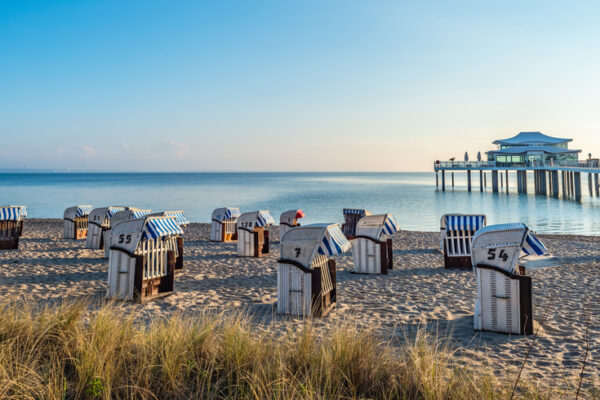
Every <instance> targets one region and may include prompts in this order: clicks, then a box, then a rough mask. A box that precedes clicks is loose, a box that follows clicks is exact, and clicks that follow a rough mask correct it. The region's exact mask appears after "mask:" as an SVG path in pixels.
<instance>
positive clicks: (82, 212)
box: [75, 206, 93, 217]
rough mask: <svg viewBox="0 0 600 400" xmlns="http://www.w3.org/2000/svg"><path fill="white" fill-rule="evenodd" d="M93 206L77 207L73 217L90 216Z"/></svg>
mask: <svg viewBox="0 0 600 400" xmlns="http://www.w3.org/2000/svg"><path fill="white" fill-rule="evenodd" d="M92 209H93V206H77V212H76V213H75V217H85V216H87V215H90V213H91V212H92Z"/></svg>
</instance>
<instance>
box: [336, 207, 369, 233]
mask: <svg viewBox="0 0 600 400" xmlns="http://www.w3.org/2000/svg"><path fill="white" fill-rule="evenodd" d="M366 215H371V213H370V212H368V211H367V210H360V209H355V208H344V223H343V224H342V232H343V233H344V235H346V237H347V238H348V240H352V238H353V237H354V236H356V224H358V221H359V220H360V219H361V218H362V217H364V216H366Z"/></svg>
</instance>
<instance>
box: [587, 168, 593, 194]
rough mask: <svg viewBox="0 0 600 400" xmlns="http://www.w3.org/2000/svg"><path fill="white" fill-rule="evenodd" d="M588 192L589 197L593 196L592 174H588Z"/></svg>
mask: <svg viewBox="0 0 600 400" xmlns="http://www.w3.org/2000/svg"><path fill="white" fill-rule="evenodd" d="M588 191H589V192H590V197H593V196H594V188H593V187H592V173H591V172H590V173H589V174H588Z"/></svg>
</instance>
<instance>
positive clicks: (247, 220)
mask: <svg viewBox="0 0 600 400" xmlns="http://www.w3.org/2000/svg"><path fill="white" fill-rule="evenodd" d="M274 223H275V221H274V220H273V217H272V216H271V214H270V213H269V211H267V210H261V211H252V212H247V213H244V214H242V215H241V216H240V217H239V219H238V221H237V230H238V253H237V254H238V256H240V257H260V256H262V255H263V254H267V253H269V231H268V230H267V228H268V227H269V226H271V225H273V224H274Z"/></svg>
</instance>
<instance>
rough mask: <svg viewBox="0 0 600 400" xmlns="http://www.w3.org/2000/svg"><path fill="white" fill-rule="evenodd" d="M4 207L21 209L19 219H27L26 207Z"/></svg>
mask: <svg viewBox="0 0 600 400" xmlns="http://www.w3.org/2000/svg"><path fill="white" fill-rule="evenodd" d="M6 207H18V208H20V209H21V218H26V217H27V206H15V205H10V206H6Z"/></svg>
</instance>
